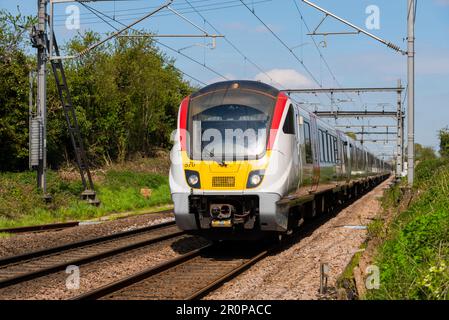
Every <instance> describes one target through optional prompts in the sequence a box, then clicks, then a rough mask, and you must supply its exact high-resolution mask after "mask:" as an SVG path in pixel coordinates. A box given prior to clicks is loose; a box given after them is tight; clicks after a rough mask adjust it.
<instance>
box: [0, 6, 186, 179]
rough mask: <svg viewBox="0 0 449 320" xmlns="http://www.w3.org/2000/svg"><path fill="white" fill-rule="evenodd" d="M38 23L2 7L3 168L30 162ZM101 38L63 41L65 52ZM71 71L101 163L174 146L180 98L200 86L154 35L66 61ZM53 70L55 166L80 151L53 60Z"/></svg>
mask: <svg viewBox="0 0 449 320" xmlns="http://www.w3.org/2000/svg"><path fill="white" fill-rule="evenodd" d="M34 22H35V19H34V18H31V17H22V16H20V15H18V16H12V15H11V14H9V13H7V12H6V11H0V170H1V171H4V170H23V169H26V168H27V166H28V73H29V71H30V70H32V69H33V68H35V63H34V61H35V56H34V55H28V54H27V50H25V48H26V47H27V46H28V48H29V43H28V42H27V40H26V39H25V37H24V35H25V34H26V31H25V30H26V28H27V27H28V26H30V25H31V24H32V23H34ZM142 31H143V32H145V33H148V32H147V31H145V30H142ZM99 39H100V36H99V34H96V33H94V32H91V31H87V32H84V33H83V34H82V35H78V36H77V37H75V38H74V39H72V40H71V41H69V42H68V43H67V44H66V45H65V46H62V47H63V49H64V50H63V51H64V52H63V54H68V55H72V54H76V53H78V52H80V51H82V50H84V49H85V48H87V47H89V46H90V45H91V44H93V43H95V42H97V41H98V40H99ZM64 69H65V74H66V77H67V82H68V85H69V90H70V93H71V97H72V102H73V105H74V108H75V110H76V115H77V117H78V121H79V125H80V130H81V135H82V136H83V139H84V140H85V147H86V150H87V153H88V158H89V159H90V160H91V161H92V162H94V164H102V163H104V162H109V161H111V160H112V161H123V160H125V159H127V158H131V157H133V156H135V155H138V154H139V155H140V154H142V155H151V154H152V152H153V150H154V149H156V148H158V147H162V148H168V147H169V146H170V144H171V142H170V134H171V132H172V130H174V129H175V127H176V119H177V110H178V107H179V104H180V102H181V99H182V98H183V97H185V96H187V95H189V94H190V93H191V92H192V87H191V86H190V85H189V83H188V82H186V81H184V80H183V78H182V74H181V73H180V72H179V71H178V70H177V69H176V68H175V67H174V60H173V59H171V58H169V57H167V56H166V55H165V54H163V53H162V52H160V51H159V49H158V48H157V47H156V46H155V44H154V43H153V41H152V40H151V38H146V37H142V38H115V39H114V40H112V41H109V42H107V43H105V44H103V45H102V46H100V47H97V48H96V49H95V50H93V51H91V52H89V53H87V54H85V55H83V56H82V57H81V58H78V59H74V60H65V61H64ZM48 70H49V72H48V75H47V76H48V79H47V85H48V90H47V98H48V102H47V111H48V116H47V119H48V125H47V150H48V158H47V160H48V164H49V165H50V166H51V167H53V168H55V167H58V166H59V165H61V164H62V163H64V162H65V161H73V159H74V154H73V150H72V145H71V141H70V138H69V134H68V131H67V125H66V121H65V117H64V113H63V110H62V108H61V102H60V101H59V96H58V94H57V88H56V85H55V80H54V76H53V74H52V72H51V68H50V66H48Z"/></svg>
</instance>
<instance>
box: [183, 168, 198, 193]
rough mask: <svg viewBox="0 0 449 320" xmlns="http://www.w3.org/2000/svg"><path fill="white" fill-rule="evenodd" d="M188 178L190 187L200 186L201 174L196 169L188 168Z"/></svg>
mask: <svg viewBox="0 0 449 320" xmlns="http://www.w3.org/2000/svg"><path fill="white" fill-rule="evenodd" d="M186 180H187V183H188V184H189V186H190V187H192V188H196V189H198V188H200V187H201V183H200V175H199V174H198V172H196V171H192V170H186Z"/></svg>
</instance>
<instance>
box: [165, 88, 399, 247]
mask: <svg viewBox="0 0 449 320" xmlns="http://www.w3.org/2000/svg"><path fill="white" fill-rule="evenodd" d="M171 161H172V163H171V167H170V189H171V196H172V199H173V202H174V212H175V218H176V223H177V225H178V226H179V227H180V228H181V229H183V230H186V231H188V232H190V233H196V234H201V235H203V236H206V237H209V238H212V239H241V238H253V237H260V236H263V235H265V234H273V233H286V232H289V231H290V230H292V229H293V228H294V227H296V226H298V225H300V224H301V223H302V221H303V220H304V218H306V217H310V216H312V217H313V216H314V215H316V214H318V213H320V212H326V211H329V210H331V209H332V208H333V207H335V206H336V205H338V203H341V202H343V201H345V200H347V199H349V198H351V197H356V196H357V194H359V193H361V192H362V191H363V190H367V189H368V188H369V187H371V186H373V185H375V184H376V183H378V182H380V181H382V180H383V179H385V178H386V177H387V176H388V175H389V173H390V170H391V167H390V165H389V164H387V163H384V162H383V161H382V160H380V159H377V158H375V157H374V156H373V155H372V154H370V153H369V152H368V151H367V150H366V149H365V148H364V147H363V146H361V145H360V144H359V143H358V142H356V141H354V140H352V139H351V138H349V137H348V136H347V135H346V134H344V133H343V132H341V131H338V130H335V129H334V128H333V127H332V126H330V125H328V124H327V123H325V122H323V121H321V120H319V119H318V118H317V117H316V116H315V114H313V113H310V112H308V111H306V110H305V109H303V108H301V107H300V106H299V105H298V104H296V103H295V102H293V101H292V100H291V99H290V98H289V97H288V96H287V95H285V94H284V93H283V92H281V91H279V90H277V89H276V88H274V87H272V86H269V85H267V84H264V83H261V82H255V81H226V82H219V83H215V84H212V85H209V86H206V87H205V88H203V89H201V90H199V91H198V92H196V93H194V94H192V95H191V96H189V97H187V98H185V99H184V100H183V101H182V103H181V106H180V109H179V116H178V130H177V134H176V135H175V144H174V147H173V149H172V152H171Z"/></svg>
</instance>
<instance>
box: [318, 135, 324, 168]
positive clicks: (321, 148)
mask: <svg viewBox="0 0 449 320" xmlns="http://www.w3.org/2000/svg"><path fill="white" fill-rule="evenodd" d="M319 132H320V137H319V138H320V159H321V162H324V133H323V130H320V131H319Z"/></svg>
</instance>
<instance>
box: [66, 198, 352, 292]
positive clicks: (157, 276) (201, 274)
mask: <svg viewBox="0 0 449 320" xmlns="http://www.w3.org/2000/svg"><path fill="white" fill-rule="evenodd" d="M354 200H355V199H352V200H349V201H347V202H346V203H344V204H340V205H337V206H336V207H335V208H334V209H333V210H332V212H329V213H327V214H322V215H319V216H317V217H315V218H313V219H311V220H306V222H307V223H304V224H301V226H300V227H299V228H298V229H297V230H296V231H295V232H294V233H293V234H292V235H290V236H289V237H288V238H287V239H285V240H284V241H282V242H279V243H276V244H271V245H270V244H268V243H265V245H263V246H261V245H260V243H259V244H258V246H259V248H257V245H255V246H254V247H248V246H243V245H242V243H236V244H235V245H234V246H233V245H225V244H209V245H206V246H204V247H202V248H200V249H197V250H194V251H191V252H188V253H186V254H184V255H182V256H179V257H176V258H174V259H171V260H169V261H167V262H164V263H162V264H160V265H157V266H155V267H151V268H148V269H146V270H143V271H141V272H138V273H136V274H134V275H131V276H128V277H126V278H123V279H121V280H118V281H116V282H113V283H110V284H107V285H105V286H103V287H100V288H98V289H95V290H92V291H89V292H87V293H84V294H82V295H79V296H76V297H74V298H73V299H72V300H98V299H101V300H152V299H154V300H170V299H173V300H193V299H199V298H202V297H203V296H205V295H206V294H207V293H209V292H210V291H213V290H214V289H216V288H218V287H219V286H220V285H222V284H223V283H224V282H226V281H229V280H231V279H232V278H234V277H236V276H237V275H238V274H240V273H241V272H243V271H244V270H246V269H248V268H249V267H251V266H252V265H253V264H255V263H256V262H258V261H259V260H261V259H263V258H264V257H266V256H268V255H270V254H271V253H273V252H276V251H279V250H284V249H285V248H287V247H288V246H289V245H292V244H294V243H297V242H298V241H301V239H302V238H304V237H307V236H310V235H311V233H312V232H313V231H314V230H315V229H317V228H318V227H319V226H321V225H322V224H324V223H325V222H327V221H328V220H329V219H331V218H332V217H335V216H336V215H337V214H338V212H340V211H341V210H342V209H343V208H345V207H346V206H348V205H350V204H351V203H352V202H353V201H354Z"/></svg>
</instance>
